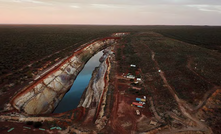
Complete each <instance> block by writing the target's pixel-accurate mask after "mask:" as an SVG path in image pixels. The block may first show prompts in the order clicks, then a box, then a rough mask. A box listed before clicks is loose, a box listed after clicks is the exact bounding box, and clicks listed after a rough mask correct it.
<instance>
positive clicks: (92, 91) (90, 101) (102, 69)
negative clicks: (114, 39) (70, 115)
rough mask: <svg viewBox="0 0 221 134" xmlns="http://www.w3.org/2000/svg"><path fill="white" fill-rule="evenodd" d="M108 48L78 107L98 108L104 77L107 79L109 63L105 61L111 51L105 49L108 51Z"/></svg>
mask: <svg viewBox="0 0 221 134" xmlns="http://www.w3.org/2000/svg"><path fill="white" fill-rule="evenodd" d="M108 49H109V48H107V49H105V50H104V55H103V56H102V57H101V59H102V60H100V62H101V64H100V65H99V67H97V68H96V69H95V70H94V72H93V74H92V78H91V80H90V82H89V84H88V87H87V89H85V92H84V94H83V95H82V98H81V101H80V103H79V105H78V107H81V106H82V107H84V108H89V107H95V108H97V106H98V104H99V102H100V97H101V95H102V92H103V90H104V86H105V81H104V79H105V73H106V71H107V64H106V62H105V61H106V58H107V57H108V55H109V53H108V52H110V50H109V51H108V52H105V51H107V50H108ZM92 105H93V106H92Z"/></svg>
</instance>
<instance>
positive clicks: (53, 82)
mask: <svg viewBox="0 0 221 134" xmlns="http://www.w3.org/2000/svg"><path fill="white" fill-rule="evenodd" d="M118 39H120V38H118V37H110V38H104V39H100V40H97V41H95V42H93V43H91V44H88V45H86V46H84V47H82V48H81V49H78V50H77V51H76V52H75V53H74V54H73V55H72V56H71V57H69V58H68V59H66V60H65V61H64V62H63V63H61V64H60V65H59V66H58V67H56V68H55V69H54V70H51V71H50V72H48V73H47V74H46V75H45V76H43V77H42V78H40V79H39V80H38V81H36V82H34V83H32V84H31V85H29V86H28V87H26V88H24V89H23V90H21V91H20V92H19V93H17V94H16V95H15V96H14V97H13V99H12V100H11V105H12V106H13V107H14V108H15V109H17V110H19V111H21V112H25V113H26V114H29V115H37V114H49V113H51V112H52V111H53V110H54V109H55V108H56V106H57V105H58V103H59V101H60V100H61V99H62V98H63V96H64V95H65V93H66V92H67V91H68V90H69V89H70V87H71V86H72V84H73V83H74V80H75V78H76V76H77V75H78V73H79V72H80V71H81V70H82V69H83V67H84V65H85V63H86V62H87V61H88V60H89V59H90V58H91V57H92V56H93V55H94V54H95V53H96V52H98V51H99V50H100V49H101V48H102V47H104V46H106V45H110V44H113V43H115V42H116V41H117V40H118Z"/></svg>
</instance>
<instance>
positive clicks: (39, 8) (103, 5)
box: [0, 0, 221, 25]
mask: <svg viewBox="0 0 221 134" xmlns="http://www.w3.org/2000/svg"><path fill="white" fill-rule="evenodd" d="M0 24H104V25H109V24H110V25H221V0H0Z"/></svg>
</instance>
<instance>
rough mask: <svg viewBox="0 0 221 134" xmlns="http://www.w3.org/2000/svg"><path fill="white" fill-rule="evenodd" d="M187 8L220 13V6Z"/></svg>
mask: <svg viewBox="0 0 221 134" xmlns="http://www.w3.org/2000/svg"><path fill="white" fill-rule="evenodd" d="M188 7H193V8H196V9H198V10H200V11H204V12H216V13H221V5H188Z"/></svg>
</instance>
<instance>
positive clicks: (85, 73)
mask: <svg viewBox="0 0 221 134" xmlns="http://www.w3.org/2000/svg"><path fill="white" fill-rule="evenodd" d="M102 55H103V51H100V52H98V53H97V54H95V55H94V56H93V57H92V58H91V59H90V60H89V61H88V62H87V63H86V64H85V66H84V68H83V70H82V71H81V72H80V73H79V74H78V76H77V78H76V79H75V81H74V84H73V85H72V87H71V89H70V90H69V91H68V92H67V93H66V94H65V96H64V97H63V98H62V100H61V101H60V103H59V104H58V106H57V107H56V109H55V110H54V113H62V112H66V111H69V110H72V109H74V108H77V106H78V104H79V102H80V99H81V95H82V94H83V92H84V90H85V88H86V87H87V86H88V84H89V81H90V79H91V77H92V73H93V71H94V69H95V67H98V66H99V64H100V62H99V59H100V57H101V56H102Z"/></svg>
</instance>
